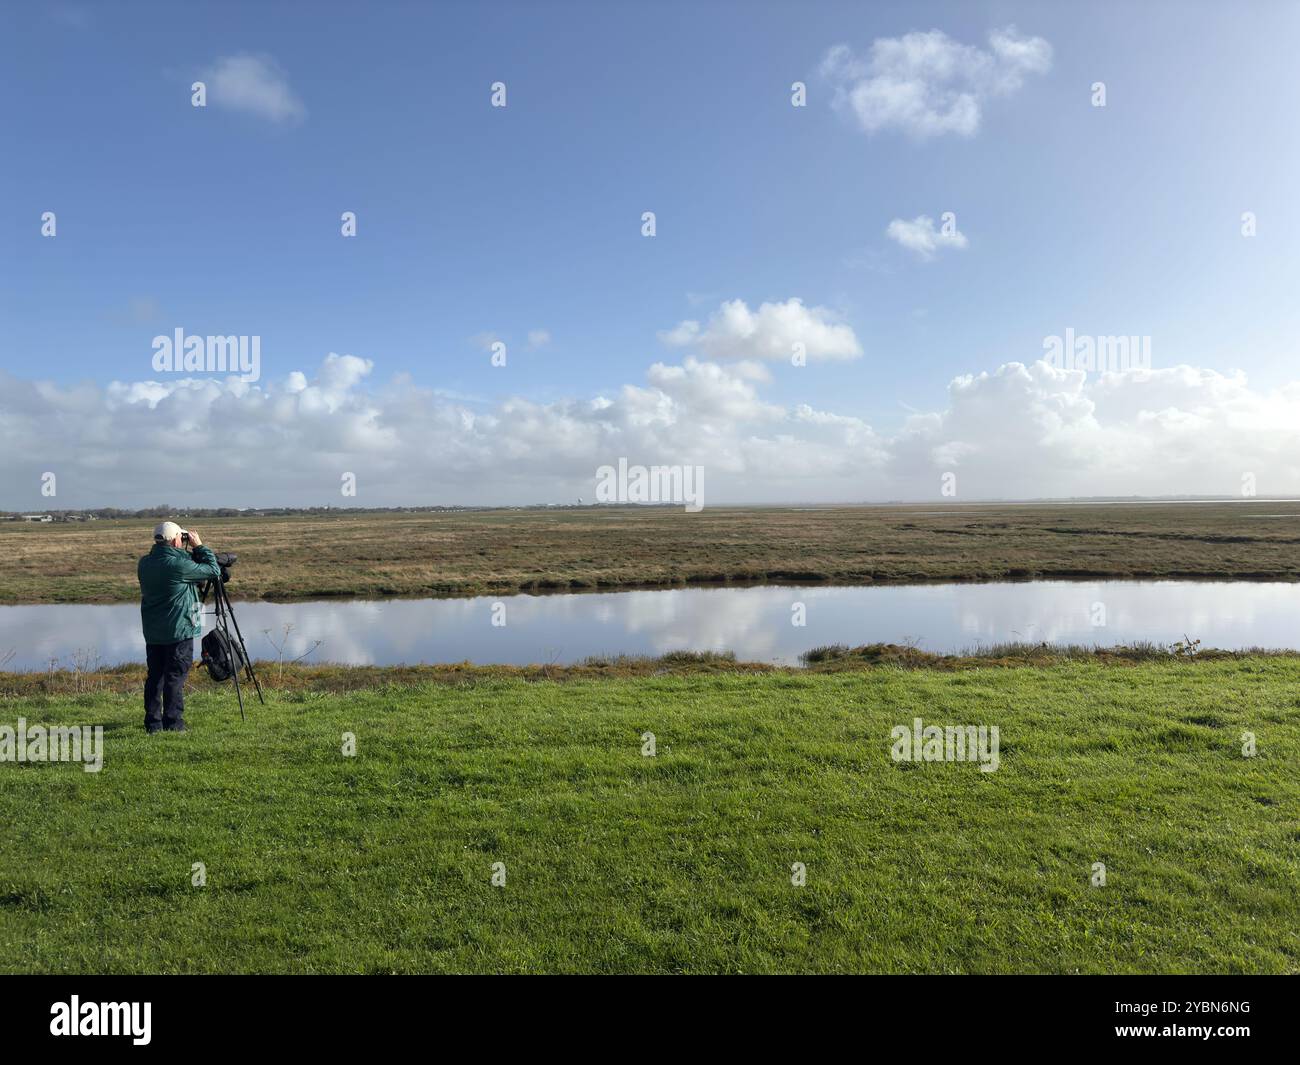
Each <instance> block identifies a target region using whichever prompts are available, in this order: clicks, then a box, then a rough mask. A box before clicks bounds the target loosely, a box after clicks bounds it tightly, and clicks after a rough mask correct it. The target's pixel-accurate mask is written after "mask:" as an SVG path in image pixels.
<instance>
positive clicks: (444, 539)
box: [0, 502, 1300, 603]
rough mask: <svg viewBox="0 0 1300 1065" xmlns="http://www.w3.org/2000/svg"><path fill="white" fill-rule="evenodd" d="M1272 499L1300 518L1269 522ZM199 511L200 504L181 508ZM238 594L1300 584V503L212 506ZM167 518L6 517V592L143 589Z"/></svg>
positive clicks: (10, 599)
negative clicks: (229, 511)
mask: <svg viewBox="0 0 1300 1065" xmlns="http://www.w3.org/2000/svg"><path fill="white" fill-rule="evenodd" d="M1261 508H1266V509H1267V510H1268V511H1269V512H1270V513H1286V514H1294V516H1295V518H1296V521H1295V522H1289V521H1285V520H1279V521H1269V522H1261V521H1257V520H1252V515H1253V514H1258V513H1259V512H1260V511H1261ZM177 517H178V518H180V519H181V520H182V521H186V520H188V519H186V518H185V515H184V513H183V512H182V513H180V514H178V515H177ZM194 524H195V525H196V526H197V527H198V528H199V529H200V531H201V532H202V533H203V535H204V538H205V540H206V541H207V542H208V543H210V544H212V545H214V546H215V547H216V548H217V549H218V550H222V551H235V552H237V553H238V554H239V556H240V560H239V564H238V566H237V567H236V570H235V579H234V581H233V582H232V583H231V585H230V590H231V595H232V596H234V597H236V598H240V597H242V598H270V599H322V598H329V597H333V596H349V597H351V596H356V597H363V598H375V597H382V596H395V595H407V596H450V595H479V594H489V593H491V594H505V593H511V592H539V593H540V592H548V591H597V590H611V589H621V588H632V587H689V586H691V585H699V584H709V583H717V582H722V583H727V582H755V581H758V582H784V583H840V584H855V583H868V582H883V583H903V582H917V581H950V580H962V581H981V580H982V581H991V580H1029V579H1035V578H1037V579H1046V578H1063V579H1093V578H1096V579H1102V578H1153V579H1175V578H1180V579H1206V580H1213V579H1228V578H1231V579H1237V580H1265V579H1268V580H1286V581H1294V580H1300V551H1297V547H1298V546H1300V503H1297V502H1281V503H1278V502H1259V503H1240V504H1226V503H1204V504H1201V503H1194V504H1191V503H1189V504H1163V505H1162V504H1155V503H1150V504H1140V505H1124V506H1120V505H1109V506H1105V505H1099V504H1098V505H1078V506H1061V505H1047V506H1028V505H1013V504H1007V505H992V504H990V505H978V506H975V505H971V506H966V505H963V506H955V505H951V504H948V505H944V504H926V505H923V506H876V507H826V508H822V509H811V510H810V509H789V508H776V507H771V508H758V507H753V508H714V507H709V508H707V509H706V510H704V511H703V512H702V513H699V514H686V513H683V512H682V511H681V510H676V509H671V508H635V507H608V508H604V507H600V508H597V507H584V508H575V509H555V510H501V511H472V512H452V513H427V514H412V513H401V514H384V515H374V514H347V513H344V512H339V513H338V514H336V515H335V514H331V515H328V516H325V515H315V516H293V517H241V518H212V519H201V520H200V519H196V520H195V521H194ZM151 531H152V526H151V522H150V521H144V520H141V521H117V520H115V521H97V522H87V523H81V524H68V525H30V524H25V523H21V522H0V560H3V561H0V602H6V603H20V602H30V603H58V602H63V603H74V602H115V601H116V602H125V601H130V600H133V599H135V598H136V596H137V595H138V591H139V590H138V588H137V585H136V578H135V566H136V561H137V560H138V558H139V557H140V556H141V555H142V554H144V553H145V552H146V551H147V550H148V547H149V540H150V535H151Z"/></svg>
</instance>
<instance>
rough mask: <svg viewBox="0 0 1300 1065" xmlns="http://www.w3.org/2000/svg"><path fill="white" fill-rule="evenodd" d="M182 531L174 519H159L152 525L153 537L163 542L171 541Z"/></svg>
mask: <svg viewBox="0 0 1300 1065" xmlns="http://www.w3.org/2000/svg"><path fill="white" fill-rule="evenodd" d="M184 531H185V530H184V529H182V528H181V527H180V526H179V525H177V524H176V523H175V522H174V521H160V522H159V523H158V524H157V525H155V526H154V527H153V538H154V539H155V540H162V541H163V542H164V543H171V542H172V541H173V540H175V539H176V537H178V536H180V534H181V533H183V532H184Z"/></svg>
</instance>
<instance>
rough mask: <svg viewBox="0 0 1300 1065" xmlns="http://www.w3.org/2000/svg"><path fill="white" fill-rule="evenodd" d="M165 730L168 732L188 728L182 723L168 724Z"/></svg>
mask: <svg viewBox="0 0 1300 1065" xmlns="http://www.w3.org/2000/svg"><path fill="white" fill-rule="evenodd" d="M166 731H168V732H189V729H187V728H186V727H185V726H184V725H168V726H167V729H166Z"/></svg>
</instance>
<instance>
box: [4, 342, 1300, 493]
mask: <svg viewBox="0 0 1300 1065" xmlns="http://www.w3.org/2000/svg"><path fill="white" fill-rule="evenodd" d="M373 372H374V370H373V365H372V364H371V362H370V361H369V360H366V359H360V358H356V357H354V356H351V355H330V356H329V357H327V358H326V359H325V360H324V361H323V362H322V363H321V365H320V366H319V367H318V368H317V369H316V371H315V372H314V374H310V375H309V374H306V373H302V372H298V371H295V372H293V373H290V374H288V375H286V377H285V378H283V379H282V380H280V381H272V380H265V381H262V382H259V383H257V384H254V385H247V384H239V383H237V382H235V383H230V382H228V381H226V380H224V379H223V380H217V379H168V380H163V381H136V382H115V383H113V384H110V385H108V386H107V387H100V386H97V385H91V384H82V385H76V386H69V387H63V386H57V385H53V384H49V383H44V382H33V381H25V380H21V379H18V378H15V377H13V376H11V375H9V374H7V373H4V372H2V371H0V450H2V451H3V452H4V453H5V454H9V455H22V456H24V457H25V459H26V461H25V462H22V463H18V462H12V463H5V464H3V466H0V506H3V507H4V508H6V509H10V510H21V509H29V508H33V507H37V506H42V505H44V506H48V505H49V504H50V502H51V501H49V500H43V499H41V498H40V496H39V491H40V485H39V482H38V480H37V478H36V477H35V476H34V475H33V474H32V473H31V470H33V469H36V470H52V471H55V472H56V473H57V474H58V477H59V480H58V487H59V495H58V500H57V502H58V503H59V505H61V506H68V507H76V506H106V505H115V506H133V507H139V506H150V505H156V504H159V503H163V502H169V503H172V504H174V505H177V506H184V505H187V504H188V505H231V506H259V505H260V506H270V505H286V504H287V505H311V504H324V503H334V504H338V505H343V504H353V503H355V504H357V505H376V506H378V505H411V504H422V503H471V504H508V503H531V502H547V501H554V500H569V499H572V498H576V497H577V496H584V497H587V498H590V495H591V491H590V489H591V487H592V483H593V479H594V476H595V470H596V467H597V466H600V465H603V464H606V463H613V462H616V461H617V459H618V458H619V457H624V456H625V457H627V458H628V460H629V461H630V462H632V463H645V464H647V465H650V464H660V463H666V464H674V463H681V464H689V465H703V466H705V468H706V471H707V476H708V485H709V490H708V492H709V494H708V500H709V502H710V503H711V504H720V503H726V502H782V501H809V502H813V501H823V502H825V501H854V500H858V501H861V500H871V499H876V500H880V499H934V498H938V496H939V489H940V478H941V476H942V474H943V473H945V472H953V473H955V474H956V475H957V498H958V499H959V500H960V499H980V498H985V499H987V498H1030V497H1065V496H1080V495H1135V494H1144V495H1177V494H1220V495H1225V496H1236V495H1238V494H1239V492H1240V489H1241V484H1242V475H1243V474H1245V473H1253V474H1254V475H1255V476H1256V478H1257V481H1258V486H1259V492H1260V494H1261V495H1269V494H1292V493H1300V382H1297V383H1294V384H1291V385H1288V386H1286V387H1284V388H1281V389H1278V390H1276V391H1271V392H1263V391H1257V390H1254V389H1252V388H1251V387H1250V386H1249V385H1248V383H1247V381H1246V379H1245V378H1244V377H1243V376H1241V375H1239V374H1238V375H1234V376H1226V375H1223V374H1219V373H1216V372H1215V371H1212V370H1205V369H1196V368H1193V367H1188V366H1175V367H1170V368H1167V369H1158V370H1133V371H1129V372H1125V373H1120V374H1107V375H1101V376H1096V375H1093V376H1091V377H1089V378H1086V379H1085V376H1084V375H1083V374H1082V373H1081V372H1079V371H1066V370H1058V369H1054V368H1053V367H1051V366H1049V365H1048V364H1047V363H1045V362H1037V363H1034V364H1032V365H1024V364H1021V363H1017V362H1011V363H1006V364H1004V365H1003V366H1001V367H999V368H998V369H997V370H995V371H993V372H991V373H980V374H972V375H968V376H963V377H959V378H957V379H955V380H954V381H953V382H952V383H951V384H950V385H949V388H948V397H947V402H946V403H945V404H944V407H943V409H942V410H935V411H929V412H924V413H919V414H915V415H913V416H911V417H909V418H908V420H907V421H906V423H905V424H904V425H903V427H902V428H901V429H900V430H899V431H897V432H895V433H893V434H892V435H887V434H882V433H880V432H877V431H876V430H875V429H873V427H872V426H871V425H869V424H868V423H866V422H865V421H863V420H862V419H860V418H858V417H855V416H853V415H849V414H844V413H839V412H836V411H828V410H819V409H816V408H814V407H812V406H810V405H807V404H793V405H787V404H785V403H781V402H778V401H776V399H777V397H765V396H764V395H763V394H762V391H761V390H762V388H763V387H764V386H765V385H768V384H769V383H770V382H769V378H768V375H767V370H766V367H765V366H763V365H761V364H757V363H750V362H728V363H719V362H711V361H707V360H702V359H697V358H694V357H688V358H686V359H685V360H684V361H683V362H682V363H680V364H673V363H655V364H654V365H653V366H651V367H650V368H649V370H648V371H647V374H646V379H645V381H644V382H642V383H640V384H627V385H624V386H623V387H622V388H620V389H618V390H617V391H615V392H612V393H610V394H608V395H595V396H592V397H589V398H571V399H564V400H559V401H556V402H551V403H537V402H533V401H531V400H527V399H520V398H515V399H509V400H506V401H505V402H501V403H497V404H479V405H476V406H471V405H468V404H467V403H465V402H462V401H459V400H457V399H455V398H453V397H449V396H447V395H446V394H443V393H439V392H437V391H435V390H432V389H426V388H421V387H419V386H417V385H416V384H415V383H414V382H412V381H411V379H410V378H409V377H408V376H407V375H404V374H402V375H398V376H397V377H395V378H394V379H393V380H391V381H390V382H388V383H385V384H375V383H374V382H373V380H372V377H373ZM344 471H348V472H353V473H356V475H357V479H358V493H357V496H356V498H355V499H351V498H349V499H344V498H342V497H341V496H340V494H339V485H340V477H341V475H342V473H343V472H344Z"/></svg>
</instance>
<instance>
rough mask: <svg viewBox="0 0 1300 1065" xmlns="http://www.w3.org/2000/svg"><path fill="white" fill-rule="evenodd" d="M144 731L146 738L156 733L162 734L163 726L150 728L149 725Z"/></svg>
mask: <svg viewBox="0 0 1300 1065" xmlns="http://www.w3.org/2000/svg"><path fill="white" fill-rule="evenodd" d="M144 731H145V735H146V736H152V735H153V734H154V733H155V732H161V731H162V726H161V725H157V726H155V727H154V728H150V727H149V726H148V725H146V726H145V727H144Z"/></svg>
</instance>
